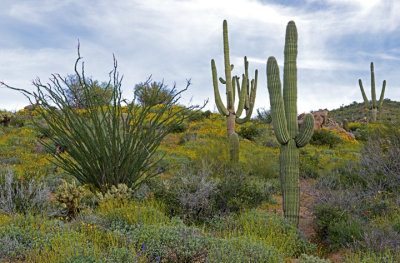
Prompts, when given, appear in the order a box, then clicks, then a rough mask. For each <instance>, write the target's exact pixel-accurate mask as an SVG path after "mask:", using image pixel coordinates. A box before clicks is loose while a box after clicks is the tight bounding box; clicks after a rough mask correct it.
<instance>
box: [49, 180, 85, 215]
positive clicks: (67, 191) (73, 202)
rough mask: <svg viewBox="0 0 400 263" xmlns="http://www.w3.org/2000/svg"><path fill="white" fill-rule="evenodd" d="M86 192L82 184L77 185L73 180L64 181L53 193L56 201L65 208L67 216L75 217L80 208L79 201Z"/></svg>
mask: <svg viewBox="0 0 400 263" xmlns="http://www.w3.org/2000/svg"><path fill="white" fill-rule="evenodd" d="M86 194H87V190H86V189H85V188H84V187H83V186H77V185H76V183H75V181H72V183H68V182H66V181H64V182H63V183H62V185H60V186H59V187H58V189H57V191H56V193H55V194H54V198H55V200H56V202H57V203H58V204H59V205H60V206H61V207H63V208H65V209H67V211H68V216H70V217H75V216H76V215H77V214H78V212H79V210H80V209H81V207H80V203H81V200H82V198H83V197H85V195H86Z"/></svg>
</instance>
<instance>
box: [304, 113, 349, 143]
mask: <svg viewBox="0 0 400 263" xmlns="http://www.w3.org/2000/svg"><path fill="white" fill-rule="evenodd" d="M311 114H312V115H313V116H314V130H320V129H322V128H328V129H331V130H336V131H337V132H338V133H340V134H343V135H344V136H346V137H347V138H348V139H349V140H355V137H354V134H352V133H351V132H347V131H346V130H344V129H343V128H342V127H340V125H339V124H338V123H337V122H335V121H334V120H332V119H329V118H328V111H327V110H319V111H312V112H311ZM305 116H306V114H305V113H302V114H300V115H299V117H298V118H297V120H298V124H299V129H300V127H301V124H302V123H303V121H304V117H305Z"/></svg>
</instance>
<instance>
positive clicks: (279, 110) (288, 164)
mask: <svg viewBox="0 0 400 263" xmlns="http://www.w3.org/2000/svg"><path fill="white" fill-rule="evenodd" d="M284 54H285V63H284V68H283V97H282V91H281V81H280V79H279V68H278V64H277V62H276V59H275V57H269V58H268V62H267V81H268V92H269V98H270V103H271V116H272V123H273V125H274V130H275V135H276V138H277V139H278V142H279V143H280V144H281V148H280V156H279V161H280V178H281V191H282V195H283V212H284V216H285V217H286V218H287V219H288V220H289V221H290V222H292V223H293V224H294V225H296V226H298V224H299V209H300V193H299V163H300V161H299V148H300V147H303V146H305V145H306V144H307V143H308V141H309V140H310V138H311V136H312V134H313V131H314V118H313V115H311V114H307V115H306V116H305V118H304V121H303V124H302V125H301V128H300V132H299V131H298V125H297V67H296V58H297V29H296V25H295V23H294V22H293V21H290V22H289V23H288V25H287V27H286V38H285V52H284Z"/></svg>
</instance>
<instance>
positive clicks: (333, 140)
mask: <svg viewBox="0 0 400 263" xmlns="http://www.w3.org/2000/svg"><path fill="white" fill-rule="evenodd" d="M341 142H342V138H341V137H340V136H339V135H337V134H336V133H334V132H333V131H331V130H329V129H321V130H316V131H314V133H313V136H312V137H311V140H310V144H312V145H328V146H329V147H330V148H332V147H333V146H335V145H336V144H338V143H341Z"/></svg>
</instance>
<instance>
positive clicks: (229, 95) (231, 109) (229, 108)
mask: <svg viewBox="0 0 400 263" xmlns="http://www.w3.org/2000/svg"><path fill="white" fill-rule="evenodd" d="M223 43H224V65H225V79H223V78H220V79H219V80H220V82H221V83H222V84H225V86H226V99H227V103H226V107H225V105H224V104H223V102H222V100H221V96H220V94H219V89H218V77H217V68H216V66H215V61H214V60H213V59H212V60H211V71H212V77H213V85H214V96H215V103H216V105H217V109H218V111H219V112H220V113H221V114H222V115H223V116H225V117H226V127H227V135H228V141H229V153H230V161H231V162H232V163H238V162H239V136H238V134H237V133H236V129H235V125H236V123H239V124H242V123H245V122H246V121H248V120H249V119H250V117H251V114H252V112H253V108H254V101H255V96H256V89H257V74H258V72H257V70H256V71H255V79H253V80H252V81H251V89H250V88H249V77H248V64H249V63H248V62H247V58H246V57H245V58H244V63H245V72H246V74H243V75H242V87H241V88H240V84H239V77H237V76H234V77H232V75H231V71H232V70H233V65H231V63H230V58H229V42H228V23H227V22H226V20H224V22H223ZM235 85H236V87H235ZM236 88H237V90H238V97H239V103H238V109H237V110H236V111H235V89H236ZM243 109H246V117H244V118H243V119H240V118H239V117H240V115H241V114H242V111H243Z"/></svg>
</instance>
